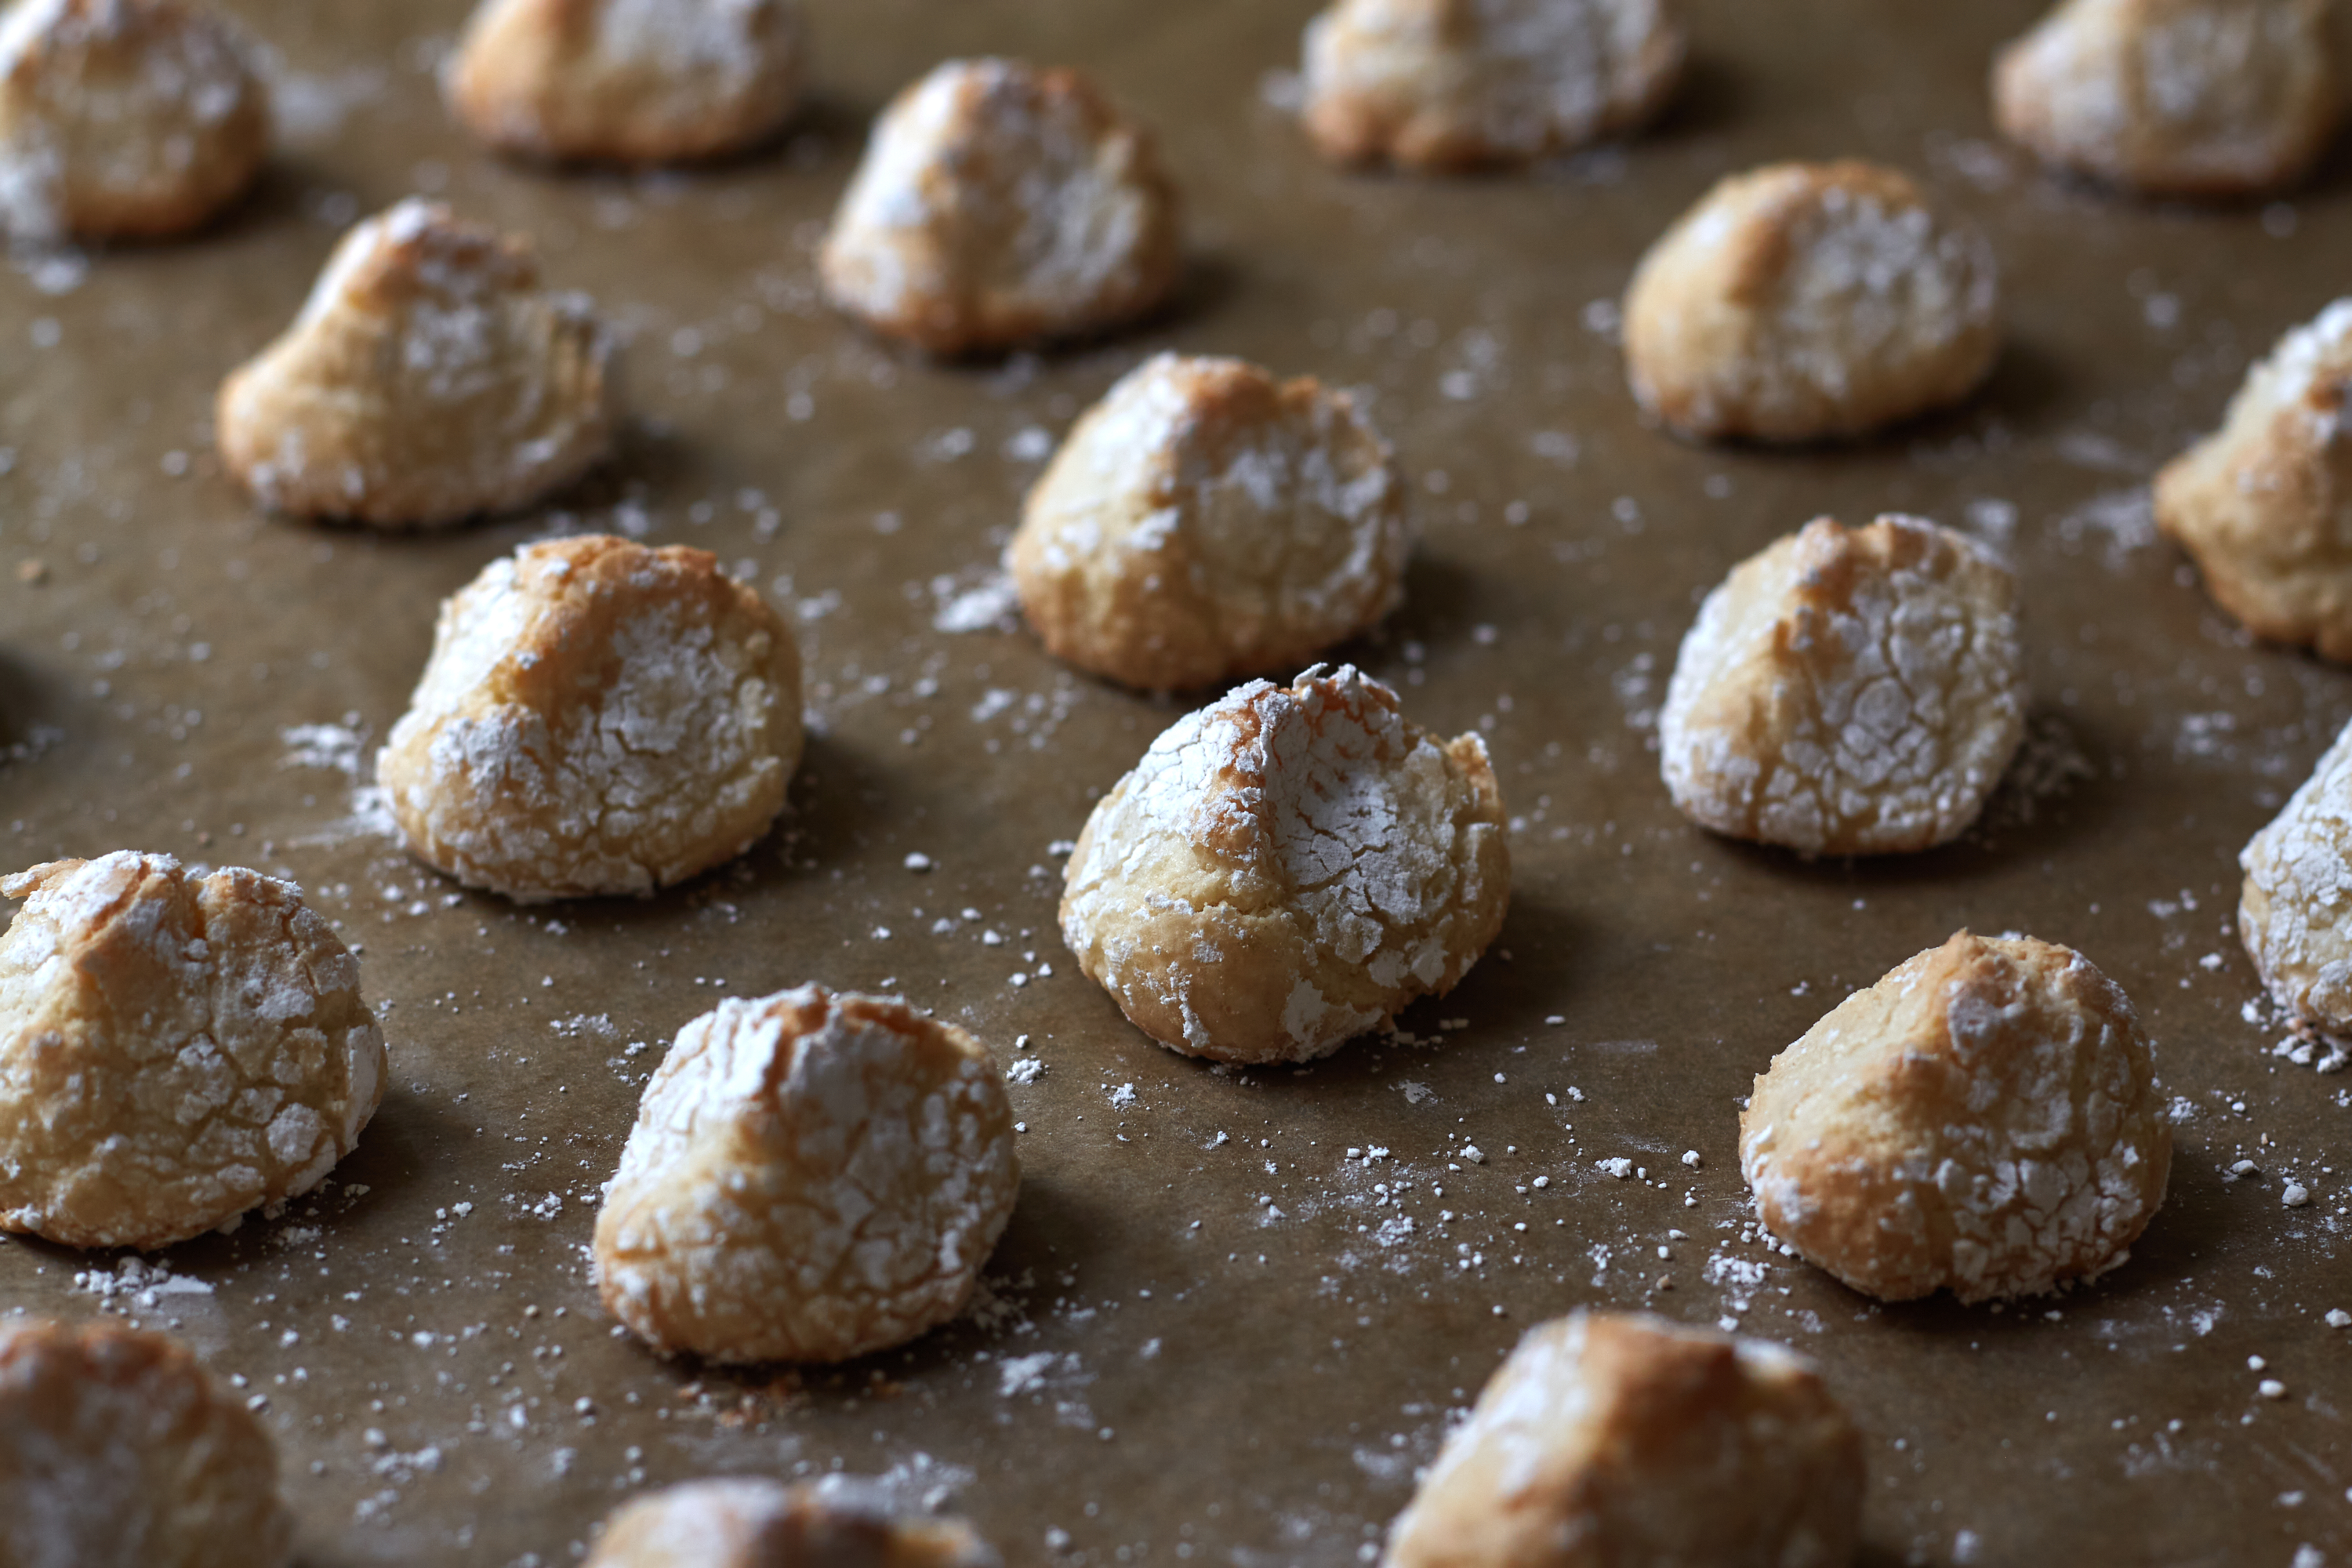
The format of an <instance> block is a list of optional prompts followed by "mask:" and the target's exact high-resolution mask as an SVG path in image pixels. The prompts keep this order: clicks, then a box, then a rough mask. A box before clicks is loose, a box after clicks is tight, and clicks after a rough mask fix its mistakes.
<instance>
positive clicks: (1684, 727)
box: [1658, 516, 2025, 855]
mask: <svg viewBox="0 0 2352 1568" xmlns="http://www.w3.org/2000/svg"><path fill="white" fill-rule="evenodd" d="M2024 732H2025V682H2024V674H2023V661H2022V655H2021V651H2020V647H2019V643H2018V636H2017V579H2016V577H2015V576H2014V574H2011V572H2010V570H2009V568H2008V567H2006V566H2004V565H2002V564H2001V563H2000V562H1999V561H1997V560H1995V559H1994V558H1993V557H1992V555H1991V554H1990V552H1987V551H1986V550H1985V549H1984V548H1983V547H1982V546H1981V545H1979V544H1978V543H1977V542H1975V541H1973V540H1971V539H1969V538H1968V537H1967V536H1966V535H1964V534H1959V533H1955V532H1953V531H1951V530H1949V529H1945V528H1938V527H1937V526H1936V525H1935V524H1934V523H1931V522H1928V521H1925V520H1924V519H1921V518H1915V517H1896V516H1889V517H1882V518H1880V519H1879V520H1878V521H1875V522H1874V523H1872V524H1871V525H1870V526H1869V527H1867V528H1859V529H1853V530H1848V529H1844V528H1842V527H1840V526H1839V525H1838V524H1837V523H1836V522H1835V521H1832V520H1831V519H1829V518H1818V519H1816V520H1814V521H1812V522H1810V523H1808V524H1806V525H1805V527H1804V528H1803V529H1802V530H1801V531H1799V532H1796V533H1792V534H1787V535H1784V536H1783V537H1781V538H1780V539H1779V540H1776V541H1774V542H1772V543H1771V544H1770V545H1769V546H1768V547H1766V548H1765V549H1764V550H1763V551H1762V552H1759V553H1758V554H1756V555H1753V556H1750V557H1749V558H1748V560H1746V561H1744V562H1742V563H1739V565H1738V566H1736V567H1734V568H1733V569H1732V573H1731V575H1730V576H1729V577H1728V578H1727V579H1726V580H1725V581H1724V583H1723V584H1722V586H1720V587H1718V588H1717V589H1716V590H1715V591H1714V592H1713V593H1711V594H1709V595H1707V596H1706V603H1705V604H1704V605H1701V606H1700V607H1699V613H1698V621H1697V624H1696V625H1695V626H1692V627H1691V629H1690V633H1689V635H1688V636H1686V637H1684V638H1683V645H1682V651H1681V652H1680V653H1679V654H1678V655H1677V656H1676V658H1675V673H1674V679H1672V680H1671V681H1670V682H1669V683H1668V685H1667V688H1666V700H1665V705H1664V708H1663V709H1662V710H1660V712H1659V716H1658V751H1659V756H1660V760H1661V764H1662V769H1663V771H1664V774H1665V780H1666V788H1667V790H1668V791H1669V792H1670V793H1671V794H1672V795H1674V799H1675V805H1678V806H1680V807H1681V808H1682V810H1683V812H1684V813H1685V815H1686V816H1689V817H1690V818H1691V819H1692V820H1693V821H1695V822H1696V823H1698V824H1699V825H1700V826H1704V827H1708V828H1712V829H1713V830H1714V831H1716V832H1717V833H1722V834H1727V835H1728V836H1730V837H1734V838H1750V839H1755V840H1758V841H1759V842H1762V843H1766V844H1779V845H1782V846H1784V847H1788V848H1791V849H1796V850H1799V851H1801V852H1802V853H1805V854H1808V855H1885V854H1894V853H1900V852H1903V851H1907V850H1915V849H1926V848H1929V847H1933V846H1935V845H1937V844H1942V843H1946V842H1948V840H1950V839H1952V838H1955V837H1958V836H1959V835H1960V834H1961V833H1962V832H1964V831H1965V830H1966V829H1967V828H1968V826H1969V824H1970V823H1971V822H1974V821H1975V820H1976V818H1977V816H1978V814H1979V812H1980V811H1981V810H1982V809H1983V808H1984V804H1985V801H1986V800H1987V799H1988V798H1989V797H1990V795H1991V794H1992V791H1993V788H1994V786H1995V785H1996V784H1999V783H2000V776H2001V774H2002V773H2003V772H2005V771H2006V770H2007V768H2008V766H2009V763H2010V759H2011V757H2013V756H2014V755H2015V754H2016V752H2017V747H2018V742H2020V741H2021V739H2022V738H2023V736H2024Z"/></svg>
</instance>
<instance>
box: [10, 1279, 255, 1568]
mask: <svg viewBox="0 0 2352 1568" xmlns="http://www.w3.org/2000/svg"><path fill="white" fill-rule="evenodd" d="M293 1555H294V1521H293V1517H292V1516H291V1515H290V1514H289V1512H288V1511H287V1510H286V1505H285V1504H284V1503H283V1502H281V1501H280V1500H278V1454H277V1450H276V1448H275V1447H273V1446H272V1445H271V1443H270V1441H269V1434H268V1432H266V1431H264V1430H263V1429H262V1426H261V1423H260V1422H258V1421H257V1420H255V1419H254V1417H253V1415H251V1414H250V1413H249V1412H247V1409H246V1408H245V1406H244V1405H243V1403H242V1402H240V1401H239V1400H238V1399H236V1398H235V1397H233V1396H231V1395H229V1394H226V1393H224V1392H223V1391H222V1390H220V1389H219V1388H217V1387H215V1385H214V1384H213V1382H212V1380H211V1379H210V1378H208V1377H206V1376H205V1373H204V1369H203V1368H201V1367H199V1366H198V1365H197V1364H196V1363H195V1359H194V1357H193V1356H191V1355H190V1354H189V1353H188V1351H187V1347H185V1346H184V1345H183V1344H181V1343H180V1342H178V1341H177V1340H174V1339H173V1338H171V1337H170V1336H168V1335H165V1334H158V1333H149V1332H146V1331H142V1330H138V1329H122V1328H116V1327H114V1326H112V1325H110V1324H105V1323H91V1324H87V1325H84V1326H82V1327H79V1328H74V1327H68V1326H67V1325H66V1324H63V1323H54V1322H46V1321H40V1320H37V1319H34V1320H24V1319H16V1320H12V1321H8V1322H5V1323H0V1563H8V1564H11V1565H12V1568H66V1565H68V1564H71V1565H73V1568H133V1565H136V1568H282V1565H284V1564H286V1563H290V1562H292V1561H293Z"/></svg>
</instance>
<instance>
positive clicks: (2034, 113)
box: [1992, 0, 2338, 196]
mask: <svg viewBox="0 0 2352 1568" xmlns="http://www.w3.org/2000/svg"><path fill="white" fill-rule="evenodd" d="M2328 8H2329V0H2064V3H2063V4H2062V5H2059V6H2058V7H2057V9H2055V10H2053V11H2052V12H2051V13H2050V14H2049V15H2048V16H2045V17H2043V18H2042V21H2041V23H2040V24H2039V25H2037V26H2035V27H2034V28H2033V30H2032V32H2030V33H2028V34H2026V35H2025V36H2024V37H2021V38H2020V39H2018V40H2017V41H2016V42H2015V43H2013V44H2011V45H2010V46H2009V47H2008V48H2006V49H2004V50H2002V51H2001V54H2000V59H1999V60H1998V61H1996V62H1995V64H1994V67H1993V77H1992V93H1993V114H1994V118H1995V119H1996V120H1998V121H2000V129H2001V133H2002V134H2003V135H2005V136H2007V137H2008V138H2009V139H2010V140H2011V141H2012V142H2019V143H2021V145H2023V146H2024V147H2026V148H2028V149H2029V150H2031V151H2032V153H2034V154H2035V155H2037V156H2038V157H2040V158H2042V160H2043V161H2044V162H2045V163H2054V164H2056V165H2058V166H2059V167H2061V168H2065V169H2072V170H2074V171H2075V172H2076V173H2078V174H2088V175H2091V176H2092V177H2094V178H2095V179H2100V180H2105V181H2107V182H2109V183H2110V184H2117V185H2122V186H2126V187H2127V188H2129V189H2132V190H2136V191H2141V192H2145V193H2147V194H2149V195H2197V196H2230V195H2252V194H2254V193H2257V192H2262V191H2268V190H2275V189H2278V188H2280V187H2282V186H2284V185H2290V184H2294V183H2295V182H2296V181H2297V180H2299V179H2301V178H2302V177H2303V175H2304V174H2305V173H2307V172H2308V171H2309V170H2310V168H2311V165H2312V164H2313V163H2315V162H2316V161H2317V160H2318V157H2319V154H2320V153H2322V152H2323V151H2325V150H2326V146H2327V142H2328V140H2329V138H2330V137H2331V136H2332V135H2333V134H2334V132H2335V130H2336V120H2337V115H2338V102H2337V96H2336V62H2335V42H2334V40H2333V39H2332V38H2331V37H2330V36H2329V28H2328V20H2327V12H2328Z"/></svg>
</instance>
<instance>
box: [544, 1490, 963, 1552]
mask: <svg viewBox="0 0 2352 1568" xmlns="http://www.w3.org/2000/svg"><path fill="white" fill-rule="evenodd" d="M587 1568H1003V1558H1001V1557H999V1556H997V1554H996V1553H995V1552H992V1551H991V1550H989V1548H988V1545H987V1543H986V1542H982V1540H981V1539H980V1537H979V1536H978V1535H977V1534H975V1533H973V1531H972V1528H971V1526H970V1525H969V1524H966V1523H965V1522H964V1521H961V1520H960V1519H950V1520H922V1519H910V1518H908V1517H907V1516H905V1515H903V1514H901V1513H900V1512H899V1511H898V1510H896V1509H894V1508H892V1507H890V1505H889V1503H888V1500H887V1499H886V1498H884V1497H883V1496H882V1494H881V1493H880V1492H879V1490H878V1489H876V1488H875V1487H874V1486H873V1484H872V1483H870V1482H861V1481H859V1480H858V1479H856V1478H854V1477H850V1476H843V1475H831V1476H826V1477H824V1479H820V1480H816V1481H813V1482H809V1483H806V1484H804V1485H800V1486H786V1485H784V1484H783V1483H782V1482H781V1481H772V1480H769V1479H766V1478H765V1477H762V1476H733V1477H729V1478H727V1479H723V1480H706V1481H688V1482H686V1483H684V1484H683V1485H680V1486H674V1487H666V1488H664V1489H662V1490H660V1491H657V1492H652V1493H649V1494H647V1495H646V1496H644V1497H641V1498H638V1499H636V1500H635V1501H633V1502H631V1503H629V1504H627V1505H626V1506H625V1507H624V1508H622V1509H620V1510H618V1511H617V1512H615V1513H614V1515H613V1517H612V1520H611V1521H610V1522H609V1523H607V1524H606V1525H605V1527H604V1538H603V1539H602V1540H601V1541H599V1542H597V1543H596V1550H595V1551H593V1552H590V1553H589V1555H588V1564H587Z"/></svg>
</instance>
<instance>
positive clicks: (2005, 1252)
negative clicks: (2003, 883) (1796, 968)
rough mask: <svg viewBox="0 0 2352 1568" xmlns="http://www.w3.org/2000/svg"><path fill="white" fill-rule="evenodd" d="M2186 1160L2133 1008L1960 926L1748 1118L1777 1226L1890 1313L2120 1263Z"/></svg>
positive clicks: (2038, 949) (2080, 969)
mask: <svg viewBox="0 0 2352 1568" xmlns="http://www.w3.org/2000/svg"><path fill="white" fill-rule="evenodd" d="M2171 1164H2172V1126H2171V1122H2170V1121H2168V1112H2167V1108H2166V1105H2165V1100H2164V1096H2163V1094H2162V1093H2161V1092H2160V1091H2159V1089H2158V1086H2157V1081H2156V1064H2155V1057H2154V1054H2153V1051H2152V1049H2151V1047H2150V1046H2149V1044H2148V1038H2147V1032H2146V1031H2145V1030H2143V1029H2142V1028H2141V1027H2140V1023H2139V1018H2138V1016H2137V1015H2136V1014H2135V1013H2134V1012H2133V1011H2132V1005H2131V1002H2130V1000H2129V999H2128V998H2126V996H2125V995H2124V994H2123V992H2122V990H2121V989H2120V988H2119V987H2117V986H2116V984H2115V983H2114V982H2113V981H2111V980H2109V979H2108V978H2107V977H2106V976H2105V975H2104V974H2102V973H2099V971H2098V970H2096V969H2095V968H2094V967H2092V965H2091V963H2090V961H2089V960H2087V959H2085V958H2084V956H2083V955H2082V954H2081V953H2078V952H2074V951H2073V950H2072V949H2069V948H2064V947H2060V946H2058V945H2057V944H2055V943H2053V942H2039V941H2036V940H2035V939H2033V938H2032V937H2018V938H1998V939H1994V940H1992V941H1985V940H1983V939H1980V938H1978V937H1975V936H1972V935H1970V934H1969V932H1967V931H1960V932H1958V934H1956V935H1954V936H1953V937H1952V939H1951V940H1950V941H1949V942H1946V943H1945V944H1944V945H1943V946H1941V947H1938V948H1932V949H1930V950H1928V951H1927V952H1923V953H1920V954H1918V955H1917V956H1916V957H1914V958H1911V959H1909V960H1907V961H1906V962H1905V963H1901V964H1898V965H1897V966H1896V967H1895V968H1894V969H1893V970H1891V971H1889V972H1888V973H1887V974H1886V975H1885V978H1883V979H1881V980H1880V981H1879V982H1878V983H1877V984H1874V985H1872V986H1870V987H1868V988H1867V989H1865V990H1862V991H1857V992H1855V993H1854V994H1853V995H1851V996H1849V997H1847V998H1846V999H1845V1000H1844V1001H1843V1003H1841V1004H1839V1005H1838V1006H1837V1007H1835V1008H1834V1009H1832V1011H1831V1012H1830V1013H1829V1014H1828V1015H1827V1016H1824V1017H1823V1018H1822V1020H1821V1021H1820V1022H1819V1023H1817V1024H1815V1025H1814V1026H1812V1027H1811V1029H1809V1030H1808V1031H1806V1033H1805V1035H1804V1037H1803V1038H1801V1039H1800V1040H1798V1041H1797V1043H1796V1044H1794V1045H1792V1046H1790V1047H1789V1048H1788V1049H1787V1050H1785V1051H1782V1052H1781V1053H1780V1055H1779V1056H1777V1057H1775V1058H1772V1065H1771V1068H1770V1070H1769V1071H1767V1072H1765V1073H1764V1074H1763V1075H1762V1076H1760V1077H1759V1078H1758V1079H1756V1089H1755V1093H1754V1094H1753V1095H1752V1096H1751V1097H1750V1099H1749V1101H1748V1109H1747V1110H1744V1111H1742V1112H1741V1113H1740V1118H1739V1167H1740V1172H1741V1173H1742V1174H1743V1175H1744V1176H1745V1177H1746V1178H1747V1181H1748V1187H1749V1189H1750V1191H1752V1192H1753V1193H1754V1194H1755V1196H1756V1208H1757V1213H1758V1214H1759V1215H1760V1216H1761V1217H1762V1219H1763V1221H1764V1224H1765V1226H1767V1227H1768V1228H1769V1230H1770V1231H1771V1232H1772V1234H1773V1235H1775V1236H1777V1237H1780V1239H1781V1240H1783V1241H1785V1242H1787V1243H1788V1244H1789V1245H1790V1246H1791V1247H1795V1248H1796V1249H1797V1251H1798V1252H1799V1253H1801V1255H1802V1256H1803V1257H1805V1258H1807V1259H1809V1260H1810V1261H1811V1262H1812V1263H1814V1264H1816V1265H1818V1266H1819V1267H1821V1268H1825V1269H1827V1270H1829V1272H1831V1273H1832V1274H1834V1275H1836V1276H1837V1277H1838V1278H1839V1279H1842V1280H1843V1281H1844V1282H1845V1283H1846V1284H1848V1285H1850V1286H1852V1287H1853V1289H1856V1290H1859V1291H1862V1292H1863V1293H1864V1295H1868V1296H1875V1297H1877V1298H1878V1299H1879V1300H1885V1301H1906V1300H1912V1299H1914V1298H1916V1297H1920V1296H1926V1295H1929V1294H1932V1293H1933V1292H1935V1291H1937V1290H1939V1289H1948V1290H1949V1291H1951V1292H1952V1294H1953V1295H1954V1296H1956V1297H1958V1299H1959V1300H1962V1301H1964V1302H1972V1301H1981V1300H1988V1299H1992V1298H2000V1297H2010V1296H2022V1295H2032V1294H2039V1293H2041V1292H2043V1291H2047V1290H2050V1289H2054V1288H2055V1287H2056V1286H2058V1285H2059V1284H2060V1283H2062V1282H2063V1281H2066V1280H2070V1279H2089V1278H2092V1277H2095V1276H2096V1275H2099V1274H2101V1273H2104V1272H2105V1271H2106V1270H2108V1269H2110V1268H2116V1266H2117V1265H2119V1264H2121V1263H2123V1262H2124V1261H2125V1259H2126V1258H2129V1257H2130V1256H2131V1252H2130V1248H2131V1244H2132V1243H2133V1242H2134V1241H2136V1240H2137V1239H2138V1237H2139V1235H2140V1233H2141V1231H2143V1230H2145V1229H2146V1228H2147V1223H2148V1220H2149V1219H2150V1218H2151V1217H2152V1216H2153V1215H2155V1213H2156V1210H2157V1206H2158V1205H2159V1204H2161V1203H2162V1202H2163V1201H2164V1188H2165V1181H2166V1177H2167V1175H2168V1173H2169V1171H2170V1169H2171Z"/></svg>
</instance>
